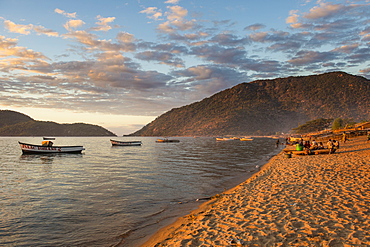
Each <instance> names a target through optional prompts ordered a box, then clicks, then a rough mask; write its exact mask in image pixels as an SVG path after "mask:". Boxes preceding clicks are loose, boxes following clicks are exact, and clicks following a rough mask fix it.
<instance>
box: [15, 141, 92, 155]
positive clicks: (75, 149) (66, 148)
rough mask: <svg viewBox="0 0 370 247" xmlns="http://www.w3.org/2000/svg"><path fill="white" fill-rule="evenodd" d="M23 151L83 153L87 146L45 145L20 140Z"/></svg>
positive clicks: (25, 152) (35, 152)
mask: <svg viewBox="0 0 370 247" xmlns="http://www.w3.org/2000/svg"><path fill="white" fill-rule="evenodd" d="M18 143H19V145H20V147H21V149H22V153H24V154H41V153H81V152H82V151H83V150H85V148H84V147H83V146H45V145H35V144H29V143H24V142H18Z"/></svg>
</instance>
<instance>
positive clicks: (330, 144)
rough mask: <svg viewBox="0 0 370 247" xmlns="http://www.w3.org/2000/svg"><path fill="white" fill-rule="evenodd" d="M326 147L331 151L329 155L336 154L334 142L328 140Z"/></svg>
mask: <svg viewBox="0 0 370 247" xmlns="http://www.w3.org/2000/svg"><path fill="white" fill-rule="evenodd" d="M326 146H327V147H328V149H329V154H332V153H334V145H333V142H332V141H331V139H329V140H328V142H327V143H326Z"/></svg>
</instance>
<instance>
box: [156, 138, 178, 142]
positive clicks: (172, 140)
mask: <svg viewBox="0 0 370 247" xmlns="http://www.w3.org/2000/svg"><path fill="white" fill-rule="evenodd" d="M155 142H180V140H175V139H167V138H166V139H157V140H156V141H155Z"/></svg>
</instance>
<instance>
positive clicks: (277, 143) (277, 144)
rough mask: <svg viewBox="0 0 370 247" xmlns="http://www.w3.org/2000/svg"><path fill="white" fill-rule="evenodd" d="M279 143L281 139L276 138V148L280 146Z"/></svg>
mask: <svg viewBox="0 0 370 247" xmlns="http://www.w3.org/2000/svg"><path fill="white" fill-rule="evenodd" d="M279 144H280V141H279V139H277V140H276V148H278V147H279Z"/></svg>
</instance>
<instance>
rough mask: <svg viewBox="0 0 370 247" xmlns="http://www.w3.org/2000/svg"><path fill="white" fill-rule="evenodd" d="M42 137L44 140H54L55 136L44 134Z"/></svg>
mask: <svg viewBox="0 0 370 247" xmlns="http://www.w3.org/2000/svg"><path fill="white" fill-rule="evenodd" d="M42 139H43V140H45V141H47V140H55V137H47V136H44V137H43V138H42Z"/></svg>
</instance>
